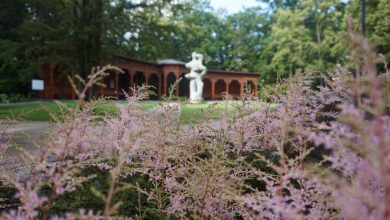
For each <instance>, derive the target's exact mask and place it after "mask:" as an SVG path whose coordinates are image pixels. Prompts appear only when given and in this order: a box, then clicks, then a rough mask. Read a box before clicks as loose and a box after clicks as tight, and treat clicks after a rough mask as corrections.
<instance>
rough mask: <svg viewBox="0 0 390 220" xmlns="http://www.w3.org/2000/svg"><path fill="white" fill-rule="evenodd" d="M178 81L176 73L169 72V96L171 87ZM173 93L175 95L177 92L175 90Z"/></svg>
mask: <svg viewBox="0 0 390 220" xmlns="http://www.w3.org/2000/svg"><path fill="white" fill-rule="evenodd" d="M175 82H176V76H175V74H173V73H172V72H171V73H169V74H168V76H167V94H166V95H167V96H169V92H170V91H169V90H170V89H171V87H172V85H173V84H175ZM172 94H173V95H175V94H176V93H175V92H173V93H172Z"/></svg>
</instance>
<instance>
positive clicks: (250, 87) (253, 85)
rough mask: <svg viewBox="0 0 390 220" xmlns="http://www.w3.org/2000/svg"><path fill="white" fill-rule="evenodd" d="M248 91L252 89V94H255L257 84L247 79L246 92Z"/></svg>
mask: <svg viewBox="0 0 390 220" xmlns="http://www.w3.org/2000/svg"><path fill="white" fill-rule="evenodd" d="M248 91H250V93H251V94H252V95H255V94H254V93H255V92H256V85H255V84H254V83H253V82H252V81H249V80H248V81H246V82H245V85H244V92H248Z"/></svg>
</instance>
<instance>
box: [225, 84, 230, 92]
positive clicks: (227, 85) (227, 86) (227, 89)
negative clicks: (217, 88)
mask: <svg viewBox="0 0 390 220" xmlns="http://www.w3.org/2000/svg"><path fill="white" fill-rule="evenodd" d="M225 83H226V92H227V93H228V94H229V84H230V83H231V81H226V82H225Z"/></svg>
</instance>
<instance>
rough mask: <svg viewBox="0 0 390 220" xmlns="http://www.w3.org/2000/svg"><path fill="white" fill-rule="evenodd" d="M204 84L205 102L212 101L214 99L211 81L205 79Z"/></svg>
mask: <svg viewBox="0 0 390 220" xmlns="http://www.w3.org/2000/svg"><path fill="white" fill-rule="evenodd" d="M203 83H204V86H203V97H204V99H205V100H211V99H212V98H213V94H211V92H212V91H211V81H210V80H209V79H204V80H203Z"/></svg>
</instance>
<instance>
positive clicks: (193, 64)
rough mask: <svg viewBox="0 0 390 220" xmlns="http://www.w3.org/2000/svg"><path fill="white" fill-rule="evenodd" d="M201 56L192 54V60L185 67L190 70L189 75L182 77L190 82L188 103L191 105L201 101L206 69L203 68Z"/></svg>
mask: <svg viewBox="0 0 390 220" xmlns="http://www.w3.org/2000/svg"><path fill="white" fill-rule="evenodd" d="M202 61H203V55H202V54H199V53H195V52H193V53H192V60H191V61H190V62H188V63H186V67H187V68H190V69H191V72H190V73H187V74H186V75H184V77H186V78H187V79H189V80H190V101H191V102H193V103H196V102H200V101H202V93H203V85H204V83H203V81H202V79H203V76H204V75H205V74H206V72H207V68H206V67H205V66H203V64H202Z"/></svg>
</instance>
